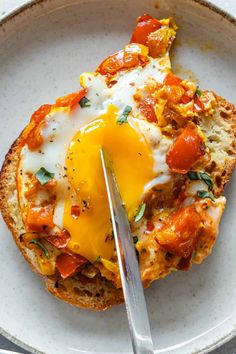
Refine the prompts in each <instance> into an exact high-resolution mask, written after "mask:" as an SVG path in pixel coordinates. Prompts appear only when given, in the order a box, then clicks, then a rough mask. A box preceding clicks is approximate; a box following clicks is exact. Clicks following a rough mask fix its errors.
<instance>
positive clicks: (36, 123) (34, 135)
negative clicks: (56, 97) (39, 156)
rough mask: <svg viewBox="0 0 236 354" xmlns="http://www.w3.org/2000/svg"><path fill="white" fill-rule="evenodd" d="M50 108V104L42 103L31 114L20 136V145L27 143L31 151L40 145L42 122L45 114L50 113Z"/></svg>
mask: <svg viewBox="0 0 236 354" xmlns="http://www.w3.org/2000/svg"><path fill="white" fill-rule="evenodd" d="M51 108H52V106H51V105H49V104H44V105H42V106H41V107H39V109H37V111H35V112H34V113H33V114H32V116H31V119H30V124H29V125H28V126H27V127H26V129H25V130H24V132H23V134H22V137H21V145H22V146H23V145H24V144H25V143H27V145H28V147H29V149H30V150H31V151H34V150H36V149H38V148H39V147H40V146H41V144H42V143H43V137H42V135H41V132H40V130H41V126H42V122H43V121H44V118H45V117H46V115H47V114H49V113H50V111H51Z"/></svg>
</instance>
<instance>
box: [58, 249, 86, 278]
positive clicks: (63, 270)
mask: <svg viewBox="0 0 236 354" xmlns="http://www.w3.org/2000/svg"><path fill="white" fill-rule="evenodd" d="M86 262H87V259H86V258H84V257H82V256H80V255H71V254H68V253H61V254H60V255H59V256H58V257H57V259H56V268H57V269H58V271H59V273H60V274H61V277H62V278H63V279H66V278H68V277H70V276H71V275H73V274H74V273H75V272H76V270H77V269H78V268H79V267H80V266H81V265H83V264H84V263H86Z"/></svg>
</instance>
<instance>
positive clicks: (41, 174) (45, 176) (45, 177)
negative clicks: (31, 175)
mask: <svg viewBox="0 0 236 354" xmlns="http://www.w3.org/2000/svg"><path fill="white" fill-rule="evenodd" d="M35 177H36V178H37V180H38V181H39V182H40V183H41V184H42V185H44V184H46V183H48V182H49V181H51V180H52V179H53V177H54V173H52V172H49V171H47V170H46V168H44V167H41V168H40V169H39V170H38V172H36V173H35Z"/></svg>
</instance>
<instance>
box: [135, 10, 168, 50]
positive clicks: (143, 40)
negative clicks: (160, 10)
mask: <svg viewBox="0 0 236 354" xmlns="http://www.w3.org/2000/svg"><path fill="white" fill-rule="evenodd" d="M159 28H161V23H160V22H159V21H158V20H156V19H155V18H153V17H151V16H150V15H143V16H140V17H139V18H138V23H137V26H136V28H135V30H134V32H133V34H132V37H131V39H130V43H140V44H144V45H146V44H147V38H148V35H149V34H150V33H151V32H155V31H157V30H158V29H159Z"/></svg>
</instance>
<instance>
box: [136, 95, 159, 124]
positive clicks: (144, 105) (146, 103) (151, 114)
mask: <svg viewBox="0 0 236 354" xmlns="http://www.w3.org/2000/svg"><path fill="white" fill-rule="evenodd" d="M139 108H140V111H141V113H142V114H143V115H144V117H146V118H147V120H148V121H149V122H156V121H157V117H156V113H155V110H154V108H153V104H152V102H151V99H149V98H148V97H146V98H144V99H143V100H142V101H141V102H140V104H139Z"/></svg>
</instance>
